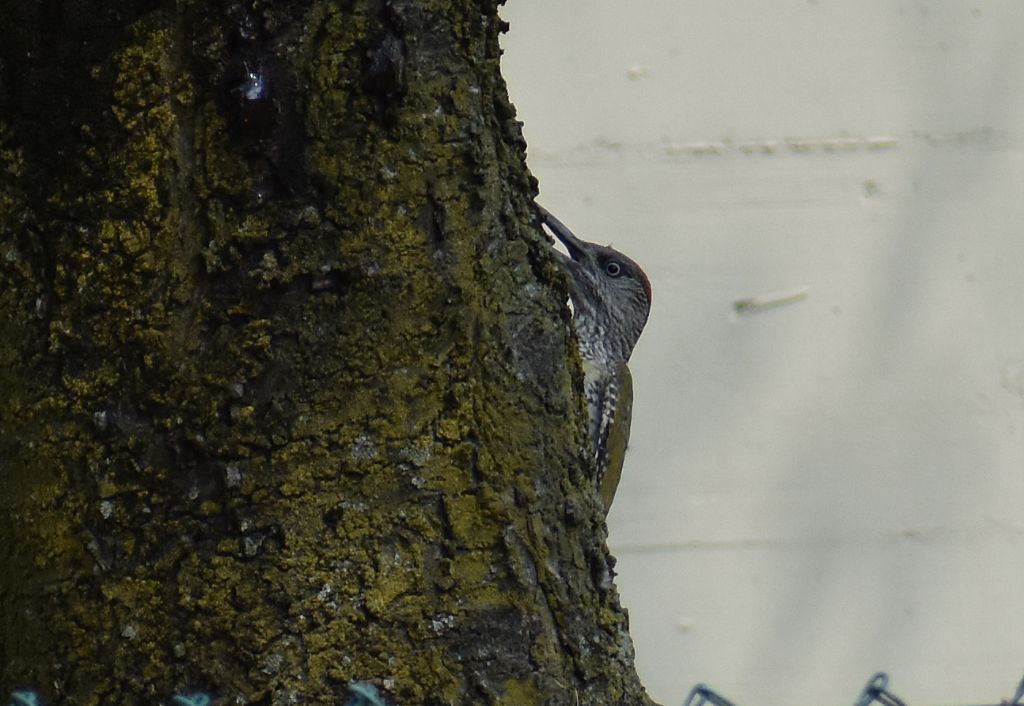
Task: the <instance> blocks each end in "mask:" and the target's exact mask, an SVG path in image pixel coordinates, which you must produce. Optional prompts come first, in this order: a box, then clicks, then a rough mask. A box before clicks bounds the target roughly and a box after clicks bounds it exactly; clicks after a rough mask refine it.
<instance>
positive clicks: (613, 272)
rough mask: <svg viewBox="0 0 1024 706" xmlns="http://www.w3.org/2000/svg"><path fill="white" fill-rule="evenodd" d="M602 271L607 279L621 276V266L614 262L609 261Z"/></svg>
mask: <svg viewBox="0 0 1024 706" xmlns="http://www.w3.org/2000/svg"><path fill="white" fill-rule="evenodd" d="M604 271H605V272H607V273H608V276H609V277H618V276H619V275H621V274H622V265H620V264H619V263H617V262H615V260H609V261H608V262H607V263H605V266H604Z"/></svg>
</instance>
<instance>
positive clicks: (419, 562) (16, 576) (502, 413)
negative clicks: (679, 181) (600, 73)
mask: <svg viewBox="0 0 1024 706" xmlns="http://www.w3.org/2000/svg"><path fill="white" fill-rule="evenodd" d="M80 9H82V11H83V12H86V15H82V16H79V15H77V14H75V13H77V12H78V10H77V9H76V10H72V9H71V8H70V7H69V8H68V13H69V14H68V16H67V17H66V18H64V20H63V22H64V24H63V25H62V26H60V27H58V28H54V29H53V30H52V31H53V32H54V33H57V32H58V30H59V33H60V36H61V37H63V39H61V40H60V41H63V42H70V43H73V42H75V41H83V37H85V36H86V35H88V34H89V33H90V31H91V30H90V27H91V25H90V22H96V21H97V20H96V18H95V16H93V18H92V20H89V21H87V20H86V19H84V18H85V17H86V16H87V15H88V13H87V11H88V10H90V9H92V10H96V11H97V12H99V15H98V16H99V17H100V18H101V20H102V21H101V22H100V25H101V27H103V30H102V31H99V32H96V36H95V37H92V36H90V37H89V39H88V41H87V45H88V46H87V49H86V50H85V51H84V52H83V56H82V59H83V61H81V62H80V64H81V65H72V64H69V63H66V62H68V61H70V59H69V57H68V56H67V55H66V54H65V53H63V52H64V50H63V49H60V48H59V46H63V45H60V42H58V38H57V37H56V36H49V37H41V38H40V39H39V40H38V41H39V43H38V46H33V47H30V49H33V50H34V51H38V52H44V53H45V52H47V51H52V52H54V53H53V55H52V56H48V57H47V60H45V61H41V62H40V63H38V65H31V66H29V67H28V73H27V74H26V76H27V77H26V78H25V80H24V81H21V82H19V81H17V80H15V81H13V83H11V81H10V79H11V74H10V72H11V71H13V70H14V68H13V67H14V64H15V62H17V61H23V57H22V58H19V57H20V56H21V55H20V54H18V53H17V52H16V51H15V50H13V49H12V50H10V51H8V52H7V53H6V54H3V55H0V62H2V63H0V66H2V67H3V71H5V72H6V73H5V74H4V77H5V79H7V80H8V82H7V83H5V84H4V85H5V86H6V88H5V89H4V91H6V92H5V93H4V94H3V96H2V98H3V100H4V103H5V104H6V105H11V106H14V107H17V108H18V110H16V111H14V112H13V113H12V114H13V115H15V116H16V117H15V119H14V120H13V121H12V122H11V124H5V125H3V126H2V129H0V156H3V157H5V159H4V162H3V163H4V164H6V165H8V166H7V167H6V172H4V174H3V175H0V237H2V240H0V285H2V286H0V333H2V334H3V340H2V341H0V363H3V364H4V365H3V370H2V372H0V385H2V386H3V387H2V389H3V397H2V398H0V452H2V453H3V454H4V458H5V459H7V463H6V464H5V465H4V466H3V468H2V470H0V473H2V474H3V480H4V482H5V484H7V486H8V487H9V488H10V493H9V494H8V495H7V496H6V497H5V498H4V500H3V501H2V503H3V505H2V509H3V510H4V511H5V512H4V513H3V514H4V515H5V516H4V517H3V518H2V519H0V523H3V524H2V529H3V534H4V536H5V537H10V538H11V541H10V542H8V543H6V545H5V549H4V550H2V553H0V561H2V563H3V567H2V568H3V569H4V571H5V574H6V576H7V578H5V579H2V580H0V590H2V591H3V593H4V596H3V597H4V606H5V608H4V613H3V616H2V620H3V633H4V636H3V638H2V642H0V645H2V648H3V660H2V661H3V664H4V666H3V667H2V668H0V675H2V680H0V687H2V688H5V689H6V688H9V687H13V686H16V685H24V684H26V683H31V684H37V685H41V686H43V687H44V688H43V691H44V693H45V694H46V696H47V697H48V703H60V702H62V701H61V699H64V700H66V701H67V702H74V703H76V704H99V703H115V702H117V703H134V702H140V701H153V700H155V699H158V698H164V697H166V696H167V695H168V694H171V693H176V692H181V691H184V690H186V689H187V690H195V689H205V690H208V691H210V692H211V693H214V694H216V695H217V696H218V697H219V698H221V699H223V702H224V703H227V702H232V703H286V702H292V701H298V702H304V703H323V704H328V703H339V702H340V701H341V700H342V698H343V694H344V685H345V684H347V683H348V682H349V681H350V680H352V679H369V680H373V681H375V682H377V683H378V684H380V685H381V686H383V687H384V690H385V692H387V693H388V694H389V696H390V697H391V698H393V699H394V700H395V701H396V702H398V703H410V704H435V703H436V704H440V703H445V704H449V703H493V704H565V703H574V702H575V701H576V700H577V698H578V700H579V702H585V703H591V704H602V703H607V704H611V703H616V704H618V703H636V704H642V703H646V697H645V696H643V692H642V689H641V688H640V686H639V683H638V682H637V679H636V675H635V673H634V672H633V670H632V663H631V661H632V656H631V653H630V647H629V638H628V633H627V631H626V622H625V618H624V616H623V614H622V612H621V610H620V609H619V608H618V604H617V598H616V595H615V591H614V587H613V586H611V584H610V576H609V571H610V569H609V567H608V563H607V556H606V553H605V549H604V545H603V532H604V529H603V523H602V519H601V517H602V513H601V509H600V506H599V503H598V502H597V499H596V497H595V496H594V494H593V492H592V490H591V489H590V488H589V485H588V481H587V479H586V478H585V465H584V464H585V454H582V453H581V452H580V448H581V447H580V441H581V440H582V438H583V430H582V426H581V419H582V418H581V408H580V405H579V399H578V394H579V369H578V361H575V362H572V360H573V359H572V358H571V354H570V351H571V349H572V348H571V342H570V341H569V338H568V325H567V323H568V321H567V318H566V312H565V307H564V301H565V291H564V289H563V288H562V285H561V283H560V282H559V281H558V276H557V274H556V270H555V268H554V267H553V265H552V263H551V260H550V256H549V254H548V252H547V248H548V245H547V243H545V242H544V240H543V238H542V237H541V235H540V234H539V232H538V231H537V230H536V227H535V226H534V225H533V217H532V216H531V215H530V206H529V200H530V198H532V196H533V194H534V191H535V189H534V185H533V183H532V181H531V179H530V177H529V175H528V173H527V172H526V169H525V166H524V161H523V156H524V153H523V150H524V144H523V142H522V138H521V135H520V133H519V128H518V124H517V123H516V122H515V120H514V111H513V109H512V107H511V105H510V104H509V103H508V99H507V96H506V93H505V89H504V85H503V83H502V82H501V79H500V74H499V73H498V57H499V50H498V45H497V36H498V33H499V30H500V20H499V19H498V17H497V12H496V7H495V6H494V5H493V4H491V3H483V4H481V3H470V2H460V3H451V2H440V1H434V2H431V1H428V0H424V1H423V2H418V3H412V2H404V3H401V2H388V3H384V2H367V1H363V2H347V3H334V2H309V3H305V4H303V3H294V4H291V3H289V4H287V5H276V6H273V7H271V6H263V5H261V4H255V5H250V6H243V5H234V4H230V5H225V6H216V7H214V8H210V7H207V6H206V5H199V4H191V3H179V4H178V5H177V6H168V7H161V6H158V5H157V4H156V3H154V4H151V5H150V6H148V7H142V6H138V7H135V8H134V12H126V14H125V16H124V17H123V18H120V19H118V18H115V17H113V16H111V15H110V14H109V12H105V11H100V10H97V9H96V8H90V7H84V8H80ZM25 13H28V16H27V17H26V14H25ZM19 16H21V17H23V19H24V20H25V21H27V22H28V21H31V22H42V21H43V20H44V19H45V18H43V17H41V16H31V13H30V12H29V11H27V10H25V11H22V14H21V15H19ZM246 21H254V22H255V24H254V25H253V26H255V27H256V28H257V30H256V34H257V35H258V38H257V39H248V38H244V39H243V40H239V39H238V38H237V37H234V38H233V36H234V35H233V34H232V33H233V32H237V27H238V23H239V22H246ZM105 23H106V24H105ZM0 34H3V30H0ZM44 34H45V33H44ZM44 38H48V39H51V40H53V41H54V42H57V43H58V45H59V46H58V49H47V46H48V45H46V44H45V43H44V42H43V39H44ZM240 42H241V43H242V44H241V48H239V43H240ZM395 47H401V52H400V53H399V52H397V51H396V50H395ZM22 48H23V47H20V46H19V47H17V50H18V51H20V50H21V49H22ZM239 52H241V56H242V59H238V58H237V57H235V56H233V53H235V54H237V53H239ZM382 52H383V53H382ZM382 56H383V59H381V58H380V57H382ZM399 56H400V63H401V64H402V65H401V66H400V67H394V66H388V65H387V62H388V61H394V60H395V57H399ZM381 62H384V65H385V68H384V69H383V70H379V66H380V65H381ZM232 66H233V67H234V69H232V68H231V67H232ZM239 69H240V70H242V71H243V72H253V71H259V72H264V71H265V72H266V74H267V77H268V80H269V81H270V83H269V85H270V86H271V90H272V91H274V93H273V95H274V103H273V106H274V110H275V111H276V112H274V113H273V120H272V126H271V127H270V128H268V129H267V130H263V129H262V128H259V127H258V125H257V126H256V127H252V126H253V125H255V124H256V121H255V120H249V117H251V116H247V115H243V116H242V119H239V118H238V116H237V115H233V113H232V111H233V110H238V105H237V103H238V101H239V100H242V99H241V98H240V95H239V89H238V87H237V86H236V85H233V84H232V83H231V80H230V79H231V76H232V74H231V71H232V70H239ZM375 71H377V72H378V73H380V76H382V77H383V78H380V77H378V79H374V78H373V74H374V72H375ZM368 76H369V78H368ZM395 77H401V83H402V85H401V86H400V88H396V85H397V84H396V83H395V80H394V79H395ZM374 80H377V81H378V84H379V85H375V84H374ZM33 81H34V83H32V82H33ZM65 81H84V82H86V84H87V88H88V90H84V89H83V88H82V87H81V86H77V85H76V87H75V90H74V95H75V96H76V97H77V98H78V99H79V101H80V102H78V103H75V104H68V105H63V106H62V107H61V108H60V109H59V111H58V113H59V115H58V117H60V118H62V119H66V120H67V122H68V125H69V126H70V127H69V128H68V130H67V131H66V133H65V134H62V135H59V136H57V137H59V138H60V140H56V138H55V142H54V143H52V144H51V143H50V142H49V141H47V140H44V139H42V136H41V135H39V134H38V133H36V132H33V129H32V128H31V127H29V126H30V125H31V124H32V123H31V122H30V120H29V118H30V117H31V116H32V112H33V111H34V110H36V109H37V108H38V102H36V101H34V100H33V99H34V98H36V97H38V95H39V94H41V92H43V91H44V90H56V89H59V88H60V86H61V85H62V82H65ZM246 109H248V108H245V107H244V106H243V110H246ZM240 126H241V127H240ZM247 126H249V127H247ZM246 130H248V131H249V132H246ZM61 140H63V141H61ZM57 165H60V168H59V169H58V166H57ZM58 177H59V178H58ZM574 380H575V383H574V382H573V381H574ZM7 606H16V607H17V609H16V610H9V609H8V607H7ZM51 684H52V685H55V686H54V687H53V688H52V690H51V691H47V688H49V687H47V686H46V685H51Z"/></svg>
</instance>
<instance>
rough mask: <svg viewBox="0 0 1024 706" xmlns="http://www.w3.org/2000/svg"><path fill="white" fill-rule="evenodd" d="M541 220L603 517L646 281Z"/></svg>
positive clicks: (626, 418)
mask: <svg viewBox="0 0 1024 706" xmlns="http://www.w3.org/2000/svg"><path fill="white" fill-rule="evenodd" d="M538 208H539V209H540V215H541V222H542V223H544V225H546V226H547V227H548V228H549V229H550V230H551V232H552V233H553V234H554V235H555V237H556V238H558V239H559V240H560V241H562V243H563V244H564V245H565V248H566V250H568V251H569V255H568V256H566V255H564V254H562V253H561V252H559V251H557V250H556V251H555V258H556V260H557V262H558V265H559V267H560V268H561V269H562V270H563V271H564V272H566V274H568V275H569V281H570V289H569V295H570V298H571V299H572V306H573V319H572V320H573V326H574V327H575V329H576V339H577V340H578V342H579V350H580V357H581V358H582V359H583V375H584V377H583V390H584V394H585V395H586V398H587V412H588V414H589V417H590V439H591V442H592V444H593V449H594V472H595V473H594V484H595V486H596V487H597V490H598V493H599V494H600V496H601V500H603V501H604V508H605V512H606V513H607V512H608V509H609V508H610V507H611V505H612V500H613V499H614V497H615V489H616V488H617V487H618V485H619V478H620V476H621V475H622V462H623V460H624V458H625V455H626V444H627V443H628V441H629V426H630V421H631V419H632V414H633V378H632V376H631V375H630V372H629V367H628V366H627V365H626V363H627V362H628V361H629V356H630V354H631V353H632V352H633V346H635V345H636V342H637V339H639V338H640V333H641V332H642V331H643V330H644V324H646V323H647V315H648V314H649V313H650V311H651V282H650V280H648V279H647V275H646V274H644V271H643V270H642V269H640V266H639V265H638V264H636V263H635V262H633V261H632V260H630V259H629V258H628V257H626V256H625V255H623V254H622V253H620V252H619V251H617V250H614V249H612V248H610V247H604V246H601V245H597V244H596V243H588V242H586V241H583V240H580V239H579V238H577V237H576V236H575V235H573V233H572V231H571V230H569V229H568V228H566V227H565V225H564V224H563V223H562V222H561V221H559V220H558V219H557V218H555V217H554V216H552V215H551V214H550V213H549V212H548V211H547V210H546V209H544V208H543V207H540V206H538Z"/></svg>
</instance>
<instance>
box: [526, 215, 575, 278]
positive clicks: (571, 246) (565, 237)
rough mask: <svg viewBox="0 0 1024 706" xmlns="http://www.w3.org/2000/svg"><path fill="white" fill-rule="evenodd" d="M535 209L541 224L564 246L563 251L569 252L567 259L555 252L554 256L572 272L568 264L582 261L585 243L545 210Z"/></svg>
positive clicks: (571, 267)
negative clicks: (538, 212) (537, 211)
mask: <svg viewBox="0 0 1024 706" xmlns="http://www.w3.org/2000/svg"><path fill="white" fill-rule="evenodd" d="M537 209H538V210H539V211H540V220H541V222H542V223H543V224H544V225H546V226H547V227H548V228H550V229H551V232H552V234H554V236H555V237H556V238H558V239H559V240H561V241H562V244H563V245H565V249H566V250H568V251H569V257H566V256H565V255H563V254H562V253H560V252H558V251H557V250H556V251H555V255H556V256H557V257H558V261H559V262H560V263H561V264H562V266H563V267H564V268H565V269H566V270H568V271H569V272H572V270H573V269H574V267H573V266H572V265H571V264H570V263H571V262H572V261H573V260H582V259H583V258H584V257H586V254H585V253H586V243H584V242H583V241H582V240H580V239H579V238H577V237H576V236H575V235H573V233H572V231H571V230H569V229H568V228H566V227H565V224H564V223H562V222H561V221H560V220H558V219H557V218H555V217H554V216H552V215H551V213H550V212H549V211H548V210H547V209H546V208H544V207H543V206H537ZM570 258H571V259H570Z"/></svg>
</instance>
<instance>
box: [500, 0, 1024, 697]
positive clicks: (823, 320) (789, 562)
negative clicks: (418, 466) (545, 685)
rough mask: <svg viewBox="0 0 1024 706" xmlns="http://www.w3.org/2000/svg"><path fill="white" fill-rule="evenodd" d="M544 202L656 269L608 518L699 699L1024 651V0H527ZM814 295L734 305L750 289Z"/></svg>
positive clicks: (522, 47) (994, 692)
mask: <svg viewBox="0 0 1024 706" xmlns="http://www.w3.org/2000/svg"><path fill="white" fill-rule="evenodd" d="M502 15H503V16H504V17H505V19H507V20H509V21H510V22H511V32H510V34H509V35H507V37H506V39H505V41H504V46H505V48H506V55H505V58H504V64H503V68H504V73H505V76H506V78H507V80H508V83H509V88H510V92H511V95H512V99H513V101H514V102H515V103H516V106H517V108H518V110H519V117H520V119H521V120H523V121H524V123H525V131H526V136H527V140H528V142H529V161H530V166H531V168H532V170H533V171H534V173H535V174H536V175H537V177H538V178H539V179H540V184H541V200H542V203H544V204H545V205H546V206H547V207H548V208H549V209H551V210H552V211H553V212H555V213H556V214H557V215H558V216H559V218H561V219H562V220H563V221H565V222H566V223H567V224H568V225H569V226H570V227H572V228H574V230H576V232H577V233H578V234H579V235H581V236H583V237H585V238H587V239H590V240H598V241H602V242H612V243H613V244H614V245H616V246H618V247H620V248H621V249H622V250H624V251H625V252H627V253H628V254H629V255H631V256H633V257H634V258H635V259H636V260H638V261H639V262H640V263H642V264H643V265H645V267H646V269H647V271H648V273H649V274H650V276H651V280H652V281H653V284H654V291H655V297H654V311H653V314H652V318H651V321H650V323H649V324H648V329H647V331H646V333H645V334H644V337H643V339H642V340H641V342H640V346H639V347H638V349H637V351H636V353H635V355H634V358H633V364H632V368H633V371H634V377H635V380H636V395H637V401H636V405H635V415H634V422H633V440H632V446H631V451H630V455H629V457H628V458H627V468H626V472H625V475H624V480H623V483H622V485H621V486H620V489H619V496H618V499H617V501H616V505H615V507H614V508H613V511H612V513H611V515H610V517H609V520H608V525H609V531H610V535H611V536H610V545H611V547H612V551H613V552H614V553H615V554H616V555H617V556H618V558H619V566H618V568H619V577H618V585H619V588H620V591H621V593H622V598H623V602H624V603H625V605H626V606H627V607H628V609H629V611H630V615H631V619H632V631H633V637H634V641H635V645H636V651H637V666H638V669H639V671H640V673H641V676H642V677H643V678H644V680H645V683H646V684H647V686H648V688H649V690H650V691H651V693H652V695H653V696H654V698H656V699H657V700H659V701H661V702H662V703H664V704H666V705H668V704H678V703H681V701H682V699H683V697H684V696H685V694H686V692H687V691H688V690H689V688H690V687H691V686H692V685H693V684H694V683H695V682H698V681H705V682H708V683H710V684H711V685H712V686H714V687H715V688H717V689H718V690H719V691H721V692H722V693H723V694H725V695H726V696H728V697H730V698H732V699H733V700H734V701H736V702H737V703H739V704H741V705H742V706H783V705H785V706H793V705H796V706H800V704H803V705H805V706H812V705H817V704H848V703H852V702H853V700H854V698H855V696H856V694H857V692H858V691H859V690H860V688H861V687H862V686H863V684H864V682H865V681H866V680H867V678H868V677H869V676H870V675H871V673H872V672H874V671H875V670H879V669H884V670H887V671H889V672H890V673H891V675H892V680H893V681H892V682H891V688H892V689H893V690H894V691H895V692H896V693H897V694H899V695H901V696H902V697H903V698H904V699H905V700H907V701H908V702H909V703H911V704H914V705H916V706H924V705H926V704H927V705H935V704H955V703H980V702H981V703H983V702H987V703H993V702H996V701H998V700H999V699H1000V698H1005V697H1007V696H1009V695H1010V694H1011V693H1012V692H1013V689H1014V687H1015V686H1016V683H1017V681H1018V680H1019V679H1020V677H1021V672H1022V670H1024V328H1022V326H1021V318H1022V295H1024V237H1022V235H1024V234H1022V232H1021V231H1022V226H1024V151H1022V147H1024V139H1022V138H1024V38H1022V37H1024V2H1020V1H1019V0H975V1H974V2H952V1H951V0H948V1H945V2H901V1H900V0H856V1H854V0H844V1H842V2H840V1H839V0H787V1H785V2H783V1H780V0H715V1H714V2H711V1H709V0H630V1H629V2H623V0H589V1H587V2H584V1H583V0H562V1H553V0H509V3H508V5H507V6H506V7H505V8H504V9H503V11H502ZM798 287H806V288H807V289H806V298H804V299H803V300H801V301H796V302H793V303H790V304H788V305H785V306H780V307H777V308H774V309H772V310H769V311H763V312H761V313H755V314H748V315H742V316H738V315H736V314H735V313H734V312H733V302H734V301H736V300H738V299H744V298H749V297H765V296H767V297H771V296H774V295H775V294H776V293H780V292H782V293H785V292H787V291H789V290H793V289H794V288H798Z"/></svg>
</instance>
